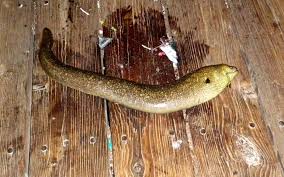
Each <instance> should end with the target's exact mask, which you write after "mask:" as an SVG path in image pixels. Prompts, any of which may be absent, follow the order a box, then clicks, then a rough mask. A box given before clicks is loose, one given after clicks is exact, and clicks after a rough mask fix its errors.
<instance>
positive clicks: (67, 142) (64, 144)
mask: <svg viewBox="0 0 284 177" xmlns="http://www.w3.org/2000/svg"><path fill="white" fill-rule="evenodd" d="M67 146H69V140H68V139H64V140H63V147H67Z"/></svg>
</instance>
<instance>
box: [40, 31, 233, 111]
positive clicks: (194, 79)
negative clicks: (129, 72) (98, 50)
mask: <svg viewBox="0 0 284 177" xmlns="http://www.w3.org/2000/svg"><path fill="white" fill-rule="evenodd" d="M42 35H43V36H42V42H41V45H40V52H39V59H40V63H41V66H42V68H43V69H44V71H45V72H46V73H47V75H48V76H50V77H51V78H52V79H54V80H55V81H57V82H59V83H61V84H63V85H66V86H68V87H71V88H73V89H77V90H79V91H81V92H84V93H87V94H90V95H95V96H98V97H101V98H105V99H107V100H109V101H112V102H116V103H119V104H121V105H124V106H126V107H128V108H132V109H136V110H140V111H144V112H150V113H170V112H174V111H179V110H182V109H187V108H191V107H193V106H196V105H199V104H201V103H204V102H206V101H209V100H211V99H213V98H214V97H216V96H217V95H218V94H219V93H221V92H222V91H223V90H224V89H225V88H226V87H227V86H228V85H229V84H230V83H231V81H232V80H233V78H234V77H235V76H236V75H237V73H238V70H237V68H235V67H232V66H228V65H225V64H220V65H212V66H207V67H203V68H200V69H198V70H196V71H194V72H193V73H191V74H188V75H186V76H184V77H182V78H181V79H180V80H178V81H175V82H173V83H170V84H165V85H144V84H139V83H136V82H131V81H127V80H123V79H119V78H115V77H110V76H105V75H101V74H98V73H93V72H90V71H85V70H81V69H77V68H74V67H71V66H67V65H64V64H63V63H61V62H60V61H59V60H58V59H57V58H56V56H55V55H54V54H53V52H52V50H51V48H52V44H53V37H52V33H51V31H50V30H49V29H47V28H45V29H44V30H43V34H42Z"/></svg>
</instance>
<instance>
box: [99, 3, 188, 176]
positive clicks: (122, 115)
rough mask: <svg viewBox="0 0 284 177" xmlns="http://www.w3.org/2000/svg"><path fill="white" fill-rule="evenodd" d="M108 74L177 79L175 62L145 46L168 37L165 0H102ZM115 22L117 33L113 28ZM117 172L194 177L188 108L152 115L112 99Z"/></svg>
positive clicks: (162, 80) (141, 79) (140, 79)
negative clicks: (185, 120)
mask: <svg viewBox="0 0 284 177" xmlns="http://www.w3.org/2000/svg"><path fill="white" fill-rule="evenodd" d="M101 6H102V8H103V9H105V10H103V12H105V14H106V15H103V17H104V18H105V21H106V23H105V24H106V25H105V27H104V34H105V35H106V37H109V36H111V37H114V38H115V39H114V41H113V43H112V44H111V45H110V46H108V47H107V48H106V50H105V61H106V73H107V74H108V75H112V76H116V77H120V78H124V79H127V80H132V81H136V82H139V83H147V84H163V83H168V82H172V81H174V80H175V75H174V70H173V67H172V64H171V62H170V61H169V60H168V59H167V58H166V57H159V56H158V53H154V54H152V53H151V52H149V51H148V50H146V49H144V48H143V47H142V46H141V45H142V44H144V45H146V46H150V47H155V46H157V45H159V43H160V38H161V37H163V36H166V35H167V34H166V28H165V23H164V20H163V19H164V17H163V14H162V12H161V4H160V2H153V1H114V3H112V4H111V5H110V3H109V2H108V1H105V2H102V5H101ZM111 26H113V27H115V28H116V29H118V30H117V33H116V34H115V33H113V32H111V30H110V28H111ZM109 112H110V120H111V131H112V137H113V144H114V169H115V175H116V176H193V170H192V159H191V158H190V156H189V153H190V151H189V148H188V146H187V141H186V140H187V139H186V129H185V128H183V126H182V124H183V121H182V119H183V115H182V112H177V113H173V114H168V115H155V114H147V113H143V112H139V111H135V110H131V109H127V108H125V107H123V106H120V105H116V104H114V103H109Z"/></svg>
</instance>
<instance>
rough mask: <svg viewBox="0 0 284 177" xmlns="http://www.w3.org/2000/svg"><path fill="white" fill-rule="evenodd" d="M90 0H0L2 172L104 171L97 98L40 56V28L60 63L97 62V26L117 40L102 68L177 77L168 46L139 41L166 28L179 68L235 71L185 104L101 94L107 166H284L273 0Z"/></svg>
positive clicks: (252, 169) (250, 170)
mask: <svg viewBox="0 0 284 177" xmlns="http://www.w3.org/2000/svg"><path fill="white" fill-rule="evenodd" d="M97 2H98V1H92V0H75V1H73V0H59V1H56V0H49V1H43V0H41V1H27V0H19V1H18V0H17V1H16V0H3V1H1V2H0V21H1V27H0V44H1V46H0V47H1V50H0V137H1V138H0V160H1V162H0V163H1V164H0V176H5V177H6V176H7V177H8V176H9V177H10V176H27V177H28V176H84V177H85V176H108V175H109V170H108V167H109V164H108V160H109V159H108V152H107V143H106V142H107V141H106V138H107V137H106V125H105V115H104V106H103V100H101V99H100V98H97V97H93V96H90V95H87V94H84V93H81V92H78V91H75V90H73V89H70V88H67V87H64V86H62V85H60V84H58V83H56V82H54V81H52V80H50V79H48V77H47V76H46V74H45V73H44V72H43V70H42V68H41V67H40V65H39V62H38V58H37V51H38V47H39V43H40V37H41V32H42V29H43V28H44V27H48V28H50V29H51V30H52V31H53V33H54V38H55V45H54V48H53V51H54V52H55V53H56V55H57V56H58V57H59V58H60V59H61V60H62V61H63V62H64V63H67V64H68V65H71V66H75V67H78V68H82V69H86V70H91V71H96V72H101V71H102V70H101V63H100V56H101V53H100V50H99V48H98V46H97V42H98V41H97V34H98V30H99V29H100V28H101V27H102V28H103V32H104V35H105V37H112V38H113V39H114V40H113V41H112V43H111V44H110V45H108V46H107V47H106V48H105V51H104V52H105V57H104V60H105V64H106V66H105V67H106V74H107V75H111V76H115V77H120V78H124V79H127V80H132V81H136V82H140V83H146V84H163V83H169V82H172V81H174V80H175V79H177V72H175V71H174V69H173V66H172V63H171V62H170V61H169V60H168V59H167V58H166V57H165V56H162V57H160V56H158V52H154V53H151V52H150V51H148V50H147V49H145V48H143V47H142V44H143V45H146V46H149V47H156V46H157V45H159V44H160V38H163V37H173V39H175V40H176V42H177V46H176V47H177V51H178V55H179V66H178V74H179V75H180V76H182V75H184V74H186V73H189V72H191V71H192V70H194V69H196V68H199V67H201V66H205V65H210V64H218V63H227V64H230V65H234V66H237V67H238V68H239V70H240V74H239V75H238V76H237V79H236V80H234V82H233V83H232V85H231V87H230V88H228V89H226V90H225V91H224V92H223V93H222V94H221V95H219V96H218V97H217V98H216V99H214V100H212V101H210V102H207V103H205V104H202V105H200V106H196V107H194V108H192V109H189V110H186V111H184V112H182V111H180V112H176V113H172V114H166V115H158V114H148V113H143V112H139V111H135V110H131V109H127V108H125V107H123V106H120V105H117V104H115V103H108V110H109V118H110V123H111V133H112V138H113V146H114V147H113V148H114V152H113V153H114V172H115V176H167V177H168V176H186V177H190V176H195V177H198V176H216V177H220V176H239V177H247V176H264V177H265V176H268V177H280V176H284V175H283V162H284V141H283V138H282V134H283V131H284V128H283V127H284V120H283V116H284V115H283V110H284V107H283V105H284V103H283V95H284V90H283V85H284V83H283V80H284V78H283V77H284V73H283V72H284V69H283V68H284V64H283V63H284V58H283V57H284V53H283V51H284V40H283V39H284V37H283V25H284V3H283V2H282V1H281V0H250V1H245V0H239V1H230V0H224V1H222V0H216V1H198V0H192V1H186V0H178V1H168V0H160V1H153V0H140V1H138V0H106V1H99V2H100V8H101V9H100V10H99V9H98V4H97ZM99 18H102V19H103V20H104V24H103V26H101V24H100V23H99ZM168 24H169V25H168ZM113 28H115V29H116V32H114V30H113ZM32 59H34V60H33V61H32ZM281 121H282V122H281Z"/></svg>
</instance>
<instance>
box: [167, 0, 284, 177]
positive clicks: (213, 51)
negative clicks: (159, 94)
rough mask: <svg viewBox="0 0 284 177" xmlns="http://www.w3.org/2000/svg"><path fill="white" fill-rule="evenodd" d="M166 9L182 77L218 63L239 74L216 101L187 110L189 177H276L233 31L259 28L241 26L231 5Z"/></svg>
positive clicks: (278, 170) (275, 166)
mask: <svg viewBox="0 0 284 177" xmlns="http://www.w3.org/2000/svg"><path fill="white" fill-rule="evenodd" d="M238 2H239V3H241V4H242V3H244V2H247V1H243V2H242V1H238ZM168 3H169V4H168V7H169V12H170V15H171V16H173V17H175V18H176V19H177V20H176V21H177V25H171V28H172V31H173V33H172V34H174V37H175V39H176V40H177V45H178V50H179V51H180V56H181V65H180V70H181V71H182V73H183V74H185V73H187V72H189V71H191V70H193V69H194V68H198V67H201V66H204V65H209V64H218V63H227V64H230V65H234V66H237V67H238V68H239V70H240V74H239V75H238V77H237V79H236V80H235V81H234V82H233V83H232V86H231V88H230V89H227V90H226V91H225V92H223V93H222V94H221V95H219V96H218V97H217V98H216V99H214V100H212V101H210V102H208V103H206V104H203V105H201V106H197V107H196V108H195V109H193V110H188V113H187V115H188V117H190V123H189V127H190V129H191V133H192V140H193V145H194V146H193V149H192V151H193V155H194V156H195V157H196V159H195V163H193V164H195V166H194V171H195V172H196V173H195V175H196V176H275V177H276V176H277V177H278V176H281V172H282V170H281V167H280V163H279V161H278V159H277V157H276V155H275V153H274V151H273V147H272V143H271V141H272V140H271V137H270V135H269V131H268V129H267V127H266V124H265V122H264V121H263V120H262V117H261V109H260V107H259V103H258V95H257V94H255V88H254V87H253V83H252V81H251V77H250V73H249V70H248V69H249V66H247V63H246V62H245V61H244V59H243V58H242V53H243V52H242V50H243V48H242V47H241V46H240V40H239V38H238V37H239V34H241V35H243V34H242V33H241V32H244V34H246V33H245V31H236V29H235V28H236V25H239V27H240V28H242V29H245V28H251V26H255V27H256V28H255V29H258V28H257V27H258V26H259V24H257V23H256V22H255V21H253V20H252V21H250V24H248V23H247V24H244V23H242V20H243V19H244V18H245V17H243V18H242V19H240V18H238V19H236V18H234V17H235V16H239V15H238V13H239V12H237V11H235V10H232V9H231V6H232V4H231V3H232V2H231V1H214V2H213V1H191V2H190V3H187V1H183V0H181V1H169V2H168ZM244 6H245V8H246V9H247V10H248V11H251V10H253V9H254V7H253V6H252V4H251V3H246V4H245V5H244ZM243 15H248V16H249V17H251V16H250V15H249V14H243ZM202 41H204V42H202ZM246 42H247V43H251V44H254V43H255V41H246ZM200 43H201V44H200ZM204 43H205V44H206V45H208V46H209V54H208V56H207V57H205V58H204V57H202V56H204V54H205V53H206V52H205V53H204V51H206V50H200V48H202V47H201V46H204V45H205V44H204ZM197 44H199V45H197ZM258 50H259V49H258ZM258 50H255V51H250V53H252V52H253V53H257V52H259V51H258ZM200 134H201V135H200Z"/></svg>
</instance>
